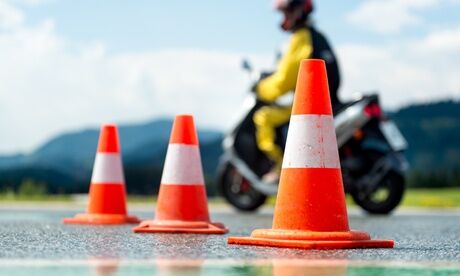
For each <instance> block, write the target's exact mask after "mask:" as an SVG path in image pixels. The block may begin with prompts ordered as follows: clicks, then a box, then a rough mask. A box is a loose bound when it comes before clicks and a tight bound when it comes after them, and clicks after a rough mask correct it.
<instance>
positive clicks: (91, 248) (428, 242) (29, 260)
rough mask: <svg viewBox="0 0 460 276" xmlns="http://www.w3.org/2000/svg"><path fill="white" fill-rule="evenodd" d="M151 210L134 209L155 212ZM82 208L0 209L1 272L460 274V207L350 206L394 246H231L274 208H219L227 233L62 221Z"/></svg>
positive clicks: (266, 223) (357, 224)
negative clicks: (380, 212) (140, 230)
mask: <svg viewBox="0 0 460 276" xmlns="http://www.w3.org/2000/svg"><path fill="white" fill-rule="evenodd" d="M149 209H150V208H149ZM151 209H152V211H150V210H148V209H145V208H143V209H141V210H139V209H137V210H134V212H133V213H134V214H136V215H138V216H139V217H140V218H142V219H151V218H152V217H153V207H152V208H151ZM79 211H81V210H74V209H68V208H64V207H61V206H57V207H54V208H53V207H52V208H46V209H42V208H38V209H37V208H34V207H27V208H15V207H8V208H5V207H2V208H0V274H11V273H14V274H15V275H16V274H21V273H23V274H24V275H26V274H29V275H30V272H34V274H47V275H62V274H72V273H75V274H81V273H84V272H91V273H93V272H94V273H96V274H102V275H112V274H114V275H118V274H150V275H151V274H152V273H156V274H163V273H167V274H171V273H172V274H184V273H185V274H189V275H217V274H226V275H241V274H243V275H244V274H258V275H277V274H279V273H281V274H280V275H286V274H290V272H292V273H294V274H300V275H303V274H306V273H315V274H322V275H386V274H394V273H396V274H399V275H420V273H429V274H426V275H432V274H433V273H435V274H436V275H460V212H455V211H435V212H432V211H404V210H403V211H398V212H396V213H395V214H393V215H391V216H368V215H365V214H362V213H360V212H359V211H351V212H350V213H351V215H350V216H349V220H350V225H351V228H353V229H356V230H365V231H368V232H369V233H370V234H371V236H372V237H373V238H380V239H393V240H395V242H396V245H395V248H394V249H365V250H364V249H353V250H327V251H318V250H297V249H280V248H267V247H247V246H236V245H227V243H226V238H227V237H228V236H230V235H232V236H234V235H237V236H247V235H249V234H250V233H251V231H252V230H253V229H255V228H270V227H271V220H272V213H271V212H270V211H268V212H261V213H256V214H241V213H236V212H233V211H229V210H219V211H218V212H213V213H212V214H211V217H212V219H213V221H217V222H223V223H224V224H226V226H227V227H228V228H229V229H230V232H229V233H228V234H226V235H188V234H134V233H133V232H132V231H131V228H132V227H133V225H125V226H78V225H64V224H62V223H61V220H62V218H64V217H70V216H73V215H74V214H75V213H76V212H79Z"/></svg>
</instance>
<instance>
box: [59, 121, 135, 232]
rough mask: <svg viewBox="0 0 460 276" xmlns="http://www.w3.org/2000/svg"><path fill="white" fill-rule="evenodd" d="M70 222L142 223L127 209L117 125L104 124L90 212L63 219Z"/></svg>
mask: <svg viewBox="0 0 460 276" xmlns="http://www.w3.org/2000/svg"><path fill="white" fill-rule="evenodd" d="M64 223H68V224H124V223H139V219H138V218H136V217H133V216H128V215H127V211H126V191H125V179H124V175H123V165H122V161H121V155H120V144H119V140H118V131H117V127H116V125H112V124H110V125H103V126H102V127H101V134H100V136H99V144H98V148H97V154H96V160H95V161H94V168H93V176H92V178H91V186H90V190H89V205H88V210H87V213H85V214H78V215H76V216H75V217H73V218H66V219H64Z"/></svg>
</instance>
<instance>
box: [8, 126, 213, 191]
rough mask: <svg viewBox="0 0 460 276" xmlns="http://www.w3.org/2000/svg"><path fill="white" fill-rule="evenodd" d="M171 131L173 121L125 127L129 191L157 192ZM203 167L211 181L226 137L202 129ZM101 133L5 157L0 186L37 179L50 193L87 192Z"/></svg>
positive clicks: (122, 132)
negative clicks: (44, 184) (223, 138)
mask: <svg viewBox="0 0 460 276" xmlns="http://www.w3.org/2000/svg"><path fill="white" fill-rule="evenodd" d="M171 127H172V120H171V119H161V120H155V121H152V122H149V123H146V124H137V125H121V126H119V134H120V141H121V148H122V156H123V163H124V167H125V175H126V181H127V184H128V185H127V187H128V190H129V191H131V192H138V193H141V192H144V191H145V190H148V191H151V192H154V191H156V190H157V189H158V185H159V181H160V177H161V170H162V167H163V161H164V158H165V155H166V149H167V146H168V141H169V134H170V130H171ZM198 135H199V138H200V148H201V151H202V152H203V153H207V154H206V155H204V154H203V155H204V156H203V160H202V161H203V169H204V172H205V174H206V175H210V176H211V177H212V175H213V173H214V171H215V170H216V166H217V161H216V160H218V157H219V156H220V155H221V153H222V150H221V146H220V145H221V141H222V134H221V133H220V132H217V131H213V130H201V129H199V130H198ZM98 136H99V130H98V129H88V130H83V131H79V132H72V133H66V134H63V135H60V136H58V137H55V138H53V139H51V140H50V141H48V142H47V143H45V144H44V145H43V146H41V147H39V148H38V149H37V150H36V151H34V152H32V153H31V154H29V155H14V156H4V157H0V187H1V186H3V187H5V186H6V187H10V188H13V189H16V188H17V187H18V185H20V184H21V183H22V182H23V181H25V180H27V179H33V180H34V181H37V182H43V183H46V184H47V186H48V190H49V191H50V192H85V191H86V190H87V188H88V184H89V181H90V178H91V169H92V166H93V162H94V157H95V153H96V147H97V141H98Z"/></svg>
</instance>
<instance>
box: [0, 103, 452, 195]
mask: <svg viewBox="0 0 460 276" xmlns="http://www.w3.org/2000/svg"><path fill="white" fill-rule="evenodd" d="M390 116H391V118H392V119H393V120H394V121H395V122H396V124H397V125H398V126H399V127H400V129H401V131H402V133H403V134H404V136H405V137H406V139H407V140H408V142H409V149H408V151H407V152H406V155H407V158H408V160H409V162H410V164H411V172H410V175H409V180H410V184H411V185H413V186H460V103H459V102H454V101H444V102H438V103H432V104H417V105H411V106H407V107H404V108H402V109H400V110H398V111H395V112H392V113H391V115H390ZM171 126H172V120H171V119H160V120H155V121H152V122H148V123H145V124H136V125H120V126H119V132H120V140H121V144H122V153H123V163H124V167H125V175H126V181H127V188H128V191H129V192H131V193H139V194H145V193H155V192H157V190H158V186H159V183H160V178H161V171H162V167H163V162H164V157H165V154H166V148H167V145H168V139H169V133H170V130H171ZM98 133H99V130H98V129H87V130H82V131H78V132H72V133H66V134H63V135H60V136H58V137H55V138H53V139H51V140H50V141H48V142H47V143H45V144H44V145H42V146H41V147H39V148H38V149H37V150H36V151H34V152H33V153H31V154H29V155H10V156H3V157H1V156H0V189H3V190H4V189H7V188H9V189H14V190H17V188H18V186H19V185H20V184H21V183H22V182H23V181H25V180H28V179H32V180H34V181H36V182H42V183H46V186H47V187H48V191H50V192H53V193H68V192H86V191H87V189H88V185H89V181H90V177H91V169H92V165H93V161H94V156H95V152H96V147H97V140H98ZM198 135H199V139H200V148H201V153H202V160H203V167H204V172H205V177H206V178H207V179H208V180H212V179H213V178H214V175H215V171H216V167H217V164H218V160H219V156H220V155H221V154H222V148H221V143H222V138H223V134H222V133H221V132H219V131H215V130H207V129H199V130H198ZM210 182H211V181H208V183H210ZM212 188H213V185H212V184H211V185H208V189H211V190H212Z"/></svg>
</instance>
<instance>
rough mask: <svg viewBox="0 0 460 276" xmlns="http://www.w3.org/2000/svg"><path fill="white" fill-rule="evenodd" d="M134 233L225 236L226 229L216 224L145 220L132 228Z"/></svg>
mask: <svg viewBox="0 0 460 276" xmlns="http://www.w3.org/2000/svg"><path fill="white" fill-rule="evenodd" d="M133 232H134V233H171V234H186V233H190V234H225V233H227V232H228V229H227V228H226V227H225V226H224V225H223V224H222V223H218V222H206V221H203V222H202V221H161V220H146V221H143V222H141V224H140V225H139V226H137V227H134V228H133Z"/></svg>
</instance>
